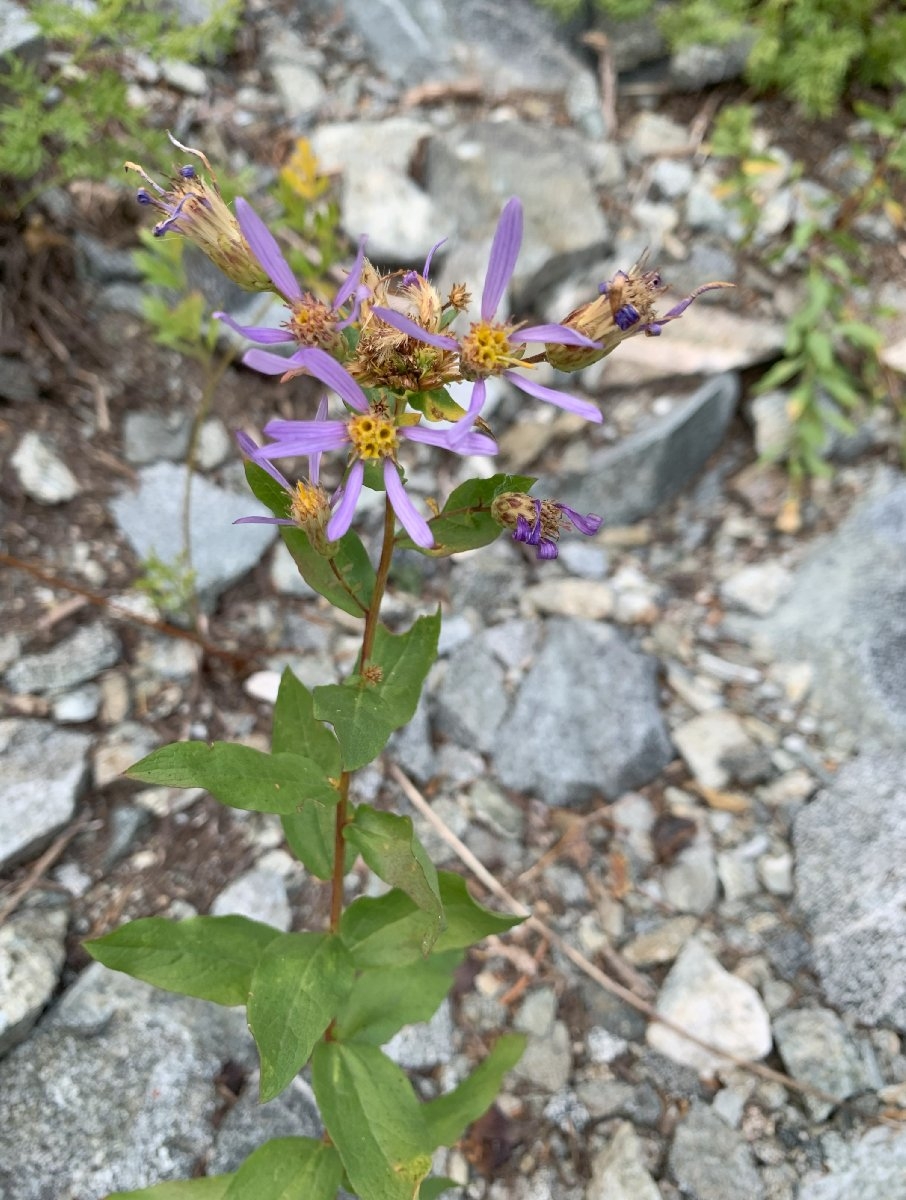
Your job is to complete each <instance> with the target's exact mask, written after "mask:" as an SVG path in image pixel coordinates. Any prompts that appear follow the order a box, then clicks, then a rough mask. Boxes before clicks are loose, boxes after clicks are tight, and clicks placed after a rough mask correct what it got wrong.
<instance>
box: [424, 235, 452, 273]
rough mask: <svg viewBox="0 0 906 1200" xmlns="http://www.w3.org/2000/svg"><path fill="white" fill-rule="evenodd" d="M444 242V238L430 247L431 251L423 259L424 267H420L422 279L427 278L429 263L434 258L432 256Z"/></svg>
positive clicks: (429, 268)
mask: <svg viewBox="0 0 906 1200" xmlns="http://www.w3.org/2000/svg"><path fill="white" fill-rule="evenodd" d="M446 240H447V239H446V238H441V239H440V241H439V242H435V243H434V245H433V246H432V247H431V249H430V250H429V251H428V257H427V258H426V259H425V265H424V266H423V267H422V279H427V278H428V272H429V271H430V270H431V262H432V260H433V258H434V255H435V254H436V253H437V252H438V250H439V249H440V248H441V246H442V245H443V244H444V242H445V241H446Z"/></svg>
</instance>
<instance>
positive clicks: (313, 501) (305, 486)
mask: <svg viewBox="0 0 906 1200" xmlns="http://www.w3.org/2000/svg"><path fill="white" fill-rule="evenodd" d="M325 513H326V515H327V516H328V517H329V516H330V502H329V500H328V499H327V493H326V492H325V491H324V489H323V488H321V487H316V486H315V485H314V484H313V483H308V482H306V481H305V480H302V479H300V480H299V482H298V483H297V484H296V486H295V489H294V491H293V498H292V502H291V503H290V507H289V515H290V516H291V517H292V519H293V520H294V521H295V522H296V524H297V525H301V526H302V528H303V529H304V528H305V525H306V523H308V522H310V521H315V520H318V519H319V518H320V517H323V516H324V515H325Z"/></svg>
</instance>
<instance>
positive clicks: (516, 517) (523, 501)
mask: <svg viewBox="0 0 906 1200" xmlns="http://www.w3.org/2000/svg"><path fill="white" fill-rule="evenodd" d="M491 515H492V516H493V518H494V520H495V521H497V523H498V524H499V525H503V527H504V528H505V529H512V530H513V541H514V542H525V543H526V545H529V546H534V547H535V548H536V554H537V557H538V558H542V559H550V558H556V557H557V542H558V540H559V538H560V533H561V531H562V530H564V529H575V530H577V531H578V532H579V533H582V534H585V536H586V537H591V536H592V535H593V534H595V533H597V532H598V530H599V529H600V527H601V518H600V517H597V516H595V515H594V513H589V514H588V515H587V516H583V515H582V514H581V513H578V512H576V510H575V509H574V508H570V507H569V506H568V505H566V504H560V503H558V502H557V501H555V500H537V499H535V497H533V496H527V495H526V494H525V493H524V492H502V493H501V494H500V495H499V496H497V497H496V498H495V499H494V501H493V502H492V504H491Z"/></svg>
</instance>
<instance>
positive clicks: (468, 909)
mask: <svg viewBox="0 0 906 1200" xmlns="http://www.w3.org/2000/svg"><path fill="white" fill-rule="evenodd" d="M437 882H438V886H439V888H440V898H441V903H442V904H443V906H444V919H445V920H446V922H447V924H446V928H445V929H444V931H443V933H442V934H441V935H440V937H439V938H438V939H437V942H436V943H435V945H434V953H435V954H439V953H443V952H444V951H447V950H462V949H465V947H466V946H471V945H473V943H475V942H480V941H481V939H482V938H485V937H489V936H490V935H491V934H492V933H503V932H505V931H506V930H507V929H512V928H513V926H514V925H518V924H519V923H520V922H521V921H522V918H521V917H512V916H505V915H504V914H502V913H495V912H491V911H490V909H487V908H483V907H482V906H481V905H480V904H478V903H477V902H476V901H475V900H473V899H472V897H471V896H470V895H469V892H468V889H467V887H466V881H465V880H464V879H463V878H462V876H460V875H455V874H453V872H451V871H439V872H438V874H437ZM424 929H425V917H424V913H423V912H421V910H420V909H419V908H418V907H417V906H416V905H415V904H414V903H413V901H412V900H410V899H409V897H408V896H407V895H405V894H404V893H403V892H401V891H398V890H397V889H395V888H394V889H393V890H392V891H389V892H387V893H386V894H385V895H383V896H378V897H377V898H371V897H368V896H363V897H361V898H360V899H358V900H354V901H353V902H352V904H350V906H349V907H348V908H347V909H346V911H345V912H344V913H343V916H342V919H341V921H340V935H341V937H342V938H343V941H344V942H345V943H346V946H347V948H348V949H349V951H350V953H351V954H352V957H353V959H354V961H355V964H356V966H357V967H359V968H362V969H364V968H366V967H392V966H397V965H400V964H402V963H407V962H412V961H413V959H416V958H419V957H421V955H422V942H423V937H424Z"/></svg>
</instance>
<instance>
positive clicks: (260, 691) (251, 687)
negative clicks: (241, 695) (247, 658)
mask: <svg viewBox="0 0 906 1200" xmlns="http://www.w3.org/2000/svg"><path fill="white" fill-rule="evenodd" d="M242 690H243V691H244V692H245V694H246V695H247V696H251V697H252V699H253V700H263V701H264V703H265V704H276V703H277V693H278V692H279V690H280V672H279V671H255V672H254V674H252V675H249V677H248V679H246V681H245V683H243V685H242Z"/></svg>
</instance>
